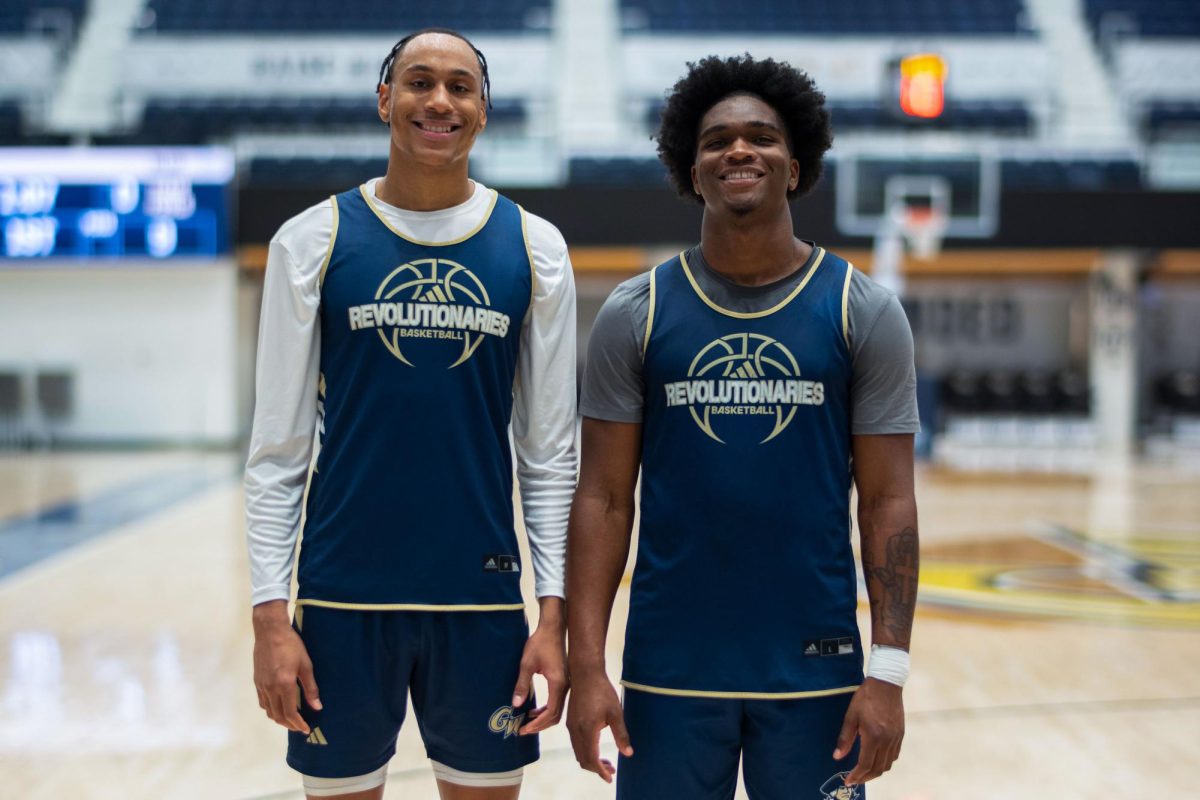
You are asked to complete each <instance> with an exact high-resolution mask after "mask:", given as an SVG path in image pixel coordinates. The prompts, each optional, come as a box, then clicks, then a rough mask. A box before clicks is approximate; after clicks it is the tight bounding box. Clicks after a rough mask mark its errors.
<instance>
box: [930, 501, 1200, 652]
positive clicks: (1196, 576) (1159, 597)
mask: <svg viewBox="0 0 1200 800" xmlns="http://www.w3.org/2000/svg"><path fill="white" fill-rule="evenodd" d="M1193 537H1194V534H1192V535H1190V536H1189V535H1188V532H1183V533H1181V532H1179V531H1172V530H1158V529H1149V530H1125V529H1114V530H1110V531H1097V532H1089V531H1081V530H1076V529H1074V528H1070V527H1068V526H1065V525H1058V524H1054V523H1036V524H1033V525H1031V526H1030V527H1029V529H1028V532H1027V533H1026V534H1024V535H1021V534H1019V533H1016V532H1002V533H1001V534H1000V535H998V536H997V537H996V538H990V539H989V538H980V539H978V540H971V541H969V542H963V543H937V544H931V545H927V546H925V547H922V548H921V591H920V601H921V602H922V603H923V604H926V605H937V606H943V607H947V608H951V609H956V610H960V611H963V612H966V613H983V614H987V615H990V616H996V615H1011V616H1018V617H1051V618H1058V619H1075V620H1083V621H1087V622H1100V623H1109V624H1115V625H1132V626H1139V627H1150V628H1168V629H1170V628H1173V629H1179V630H1197V629H1200V541H1197V540H1196V539H1195V538H1193Z"/></svg>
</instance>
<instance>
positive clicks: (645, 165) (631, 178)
mask: <svg viewBox="0 0 1200 800" xmlns="http://www.w3.org/2000/svg"><path fill="white" fill-rule="evenodd" d="M568 174H569V178H568V181H569V182H570V183H572V184H574V185H577V186H648V185H655V186H661V185H665V184H666V183H667V170H666V167H664V166H663V164H662V162H661V161H659V160H658V159H657V158H592V157H583V156H576V157H574V158H572V159H571V160H570V163H569V166H568Z"/></svg>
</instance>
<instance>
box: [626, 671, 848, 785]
mask: <svg viewBox="0 0 1200 800" xmlns="http://www.w3.org/2000/svg"><path fill="white" fill-rule="evenodd" d="M853 696H854V695H853V694H850V693H847V694H836V695H830V696H828V697H808V698H803V699H799V700H732V699H724V698H707V697H676V696H670V695H662V694H653V693H650V692H642V691H638V690H636V689H627V690H626V691H625V699H624V706H625V726H626V728H627V729H628V730H629V739H630V744H631V745H632V746H633V756H632V757H631V758H626V757H625V756H621V757H620V759H619V761H618V765H617V800H662V799H663V798H668V797H672V798H673V797H678V798H684V797H686V798H687V799H688V800H731V799H732V798H733V796H734V791H735V790H736V789H737V776H738V761H739V759H740V760H741V762H742V771H743V775H744V779H745V783H746V794H747V795H749V797H750V800H864V799H865V798H866V792H865V790H864V789H863V787H862V786H853V787H847V786H846V785H845V783H843V781H842V779H843V778H844V777H845V775H846V773H848V772H849V771H850V770H851V769H853V768H854V765H855V764H856V763H858V744H857V743H856V744H855V746H854V749H853V750H852V751H851V752H850V753H849V754H848V755H847V756H846V757H845V758H843V759H841V760H840V761H835V760H834V758H833V749H834V747H835V746H836V745H837V737H838V733H840V732H841V729H842V721H843V720H844V718H845V715H846V709H847V707H849V705H850V698H851V697H853Z"/></svg>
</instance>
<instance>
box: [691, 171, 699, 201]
mask: <svg viewBox="0 0 1200 800" xmlns="http://www.w3.org/2000/svg"><path fill="white" fill-rule="evenodd" d="M692 191H693V192H695V193H696V194H700V181H698V180H696V165H695V164H692Z"/></svg>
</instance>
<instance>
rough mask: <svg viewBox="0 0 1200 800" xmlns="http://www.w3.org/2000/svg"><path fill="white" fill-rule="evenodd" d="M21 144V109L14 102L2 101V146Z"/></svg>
mask: <svg viewBox="0 0 1200 800" xmlns="http://www.w3.org/2000/svg"><path fill="white" fill-rule="evenodd" d="M20 143H21V107H20V106H19V105H18V104H17V103H15V102H12V101H8V100H4V101H0V144H4V145H14V144H20Z"/></svg>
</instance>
